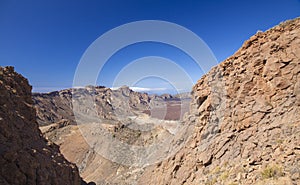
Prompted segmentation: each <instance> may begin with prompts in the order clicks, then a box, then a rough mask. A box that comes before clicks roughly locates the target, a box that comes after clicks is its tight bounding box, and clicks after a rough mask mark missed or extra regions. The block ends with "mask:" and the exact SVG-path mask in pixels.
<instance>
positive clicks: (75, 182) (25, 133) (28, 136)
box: [0, 67, 86, 185]
mask: <svg viewBox="0 0 300 185" xmlns="http://www.w3.org/2000/svg"><path fill="white" fill-rule="evenodd" d="M32 103H33V102H32V98H31V86H30V85H29V84H28V81H27V79H25V78H24V77H22V76H21V75H20V74H18V73H16V72H15V71H14V68H13V67H5V68H2V67H0V184H16V185H17V184H22V185H24V184H28V185H34V184H37V185H43V184H45V185H46V184H53V185H54V184H56V185H61V184H68V185H80V184H86V183H85V182H84V181H82V179H81V178H80V176H79V172H78V169H77V167H76V166H75V164H72V163H70V162H68V161H67V160H66V159H65V158H64V156H63V155H62V154H61V153H60V151H59V148H58V146H57V145H55V144H53V143H51V142H49V141H47V140H46V139H44V138H43V136H42V134H41V132H40V130H39V128H38V124H37V122H36V113H35V109H34V108H33V104H32Z"/></svg>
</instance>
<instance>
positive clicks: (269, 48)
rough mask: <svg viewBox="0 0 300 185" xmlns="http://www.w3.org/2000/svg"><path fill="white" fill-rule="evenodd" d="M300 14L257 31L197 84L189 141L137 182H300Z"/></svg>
mask: <svg viewBox="0 0 300 185" xmlns="http://www.w3.org/2000/svg"><path fill="white" fill-rule="evenodd" d="M299 64H300V18H297V19H295V20H291V21H286V22H283V23H281V24H280V25H278V26H276V27H274V28H272V29H270V30H267V31H266V32H258V33H257V34H255V35H254V36H252V37H251V38H250V39H249V40H248V41H246V42H245V43H244V44H243V46H242V47H241V49H239V50H238V51H237V52H236V53H235V54H234V55H233V56H231V57H229V58H228V59H226V60H225V61H224V62H222V63H220V64H219V65H218V66H216V67H214V68H213V69H211V71H210V72H209V73H208V74H206V75H204V76H203V77H202V78H201V79H200V80H199V81H198V82H197V84H196V85H195V86H194V88H193V100H192V104H191V114H190V115H189V116H188V118H187V120H186V123H188V124H194V126H195V129H194V133H193V135H192V136H191V138H190V140H189V142H188V144H187V145H186V146H185V147H184V148H183V149H181V150H180V151H179V152H178V153H177V154H176V155H175V156H174V157H172V158H170V159H168V160H166V161H164V162H162V163H159V164H157V165H155V166H152V167H150V168H148V169H147V170H146V171H145V172H144V174H143V176H142V177H141V178H140V181H139V184H174V185H175V184H176V185H177V184H188V185H192V184H207V185H208V184H209V185H210V184H231V185H234V184H275V185H276V184H278V185H282V184H286V185H288V184H300V65H299Z"/></svg>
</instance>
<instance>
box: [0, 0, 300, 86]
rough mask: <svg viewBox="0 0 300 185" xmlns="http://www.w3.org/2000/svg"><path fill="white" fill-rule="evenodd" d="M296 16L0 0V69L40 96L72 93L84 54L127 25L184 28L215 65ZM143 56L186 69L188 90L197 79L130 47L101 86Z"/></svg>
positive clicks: (264, 10) (230, 7)
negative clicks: (204, 46) (16, 75)
mask: <svg viewBox="0 0 300 185" xmlns="http://www.w3.org/2000/svg"><path fill="white" fill-rule="evenodd" d="M298 16H300V1H299V0H245V1H242V0H240V1H233V0H210V1H209V0H207V1H200V0H199V1H191V0H186V1H183V0H182V1H177V0H172V1H171V0H161V1H158V0H128V1H122V0H119V1H115V0H105V1H104V0H102V1H101V0H99V1H95V0H88V1H84V0H78V1H64V0H51V1H50V0H49V1H43V0H37V1H32V0H27V1H25V0H24V1H16V0H0V65H1V66H7V65H12V66H15V68H16V70H17V71H18V72H19V73H21V74H23V75H24V76H25V77H27V78H28V79H29V81H30V83H31V84H32V85H33V87H34V91H43V92H45V91H50V90H56V89H62V88H67V87H71V86H72V82H73V77H74V72H75V70H76V67H77V65H78V63H79V61H80V58H81V56H82V55H83V53H84V52H85V50H86V49H87V48H88V46H89V45H90V44H91V43H92V42H93V41H94V40H95V39H97V38H98V37H99V36H101V35H102V34H104V33H105V32H107V31H109V30H111V29H113V28H115V27H117V26H120V25H122V24H125V23H129V22H132V21H139V20H164V21H169V22H173V23H176V24H179V25H182V26H184V27H186V28H188V29H189V30H191V31H193V32H194V33H196V34H197V35H198V36H199V37H201V38H202V39H203V40H204V41H205V42H206V44H207V45H208V46H209V47H210V48H211V50H212V51H213V53H214V54H215V56H216V58H217V60H218V61H219V62H221V61H223V60H224V59H226V58H227V57H229V56H230V55H232V54H233V53H234V52H235V51H236V50H237V49H238V48H239V47H240V46H241V45H242V43H243V42H244V41H245V40H247V39H248V38H249V37H250V36H251V35H253V34H255V33H256V32H257V30H263V31H265V30H266V29H269V28H270V27H273V26H275V25H276V24H278V23H280V22H281V21H284V20H287V19H292V18H295V17H298ZM149 55H155V56H162V57H165V58H170V59H172V60H173V61H175V62H176V63H178V64H179V65H180V66H184V68H185V70H186V71H187V72H188V73H189V74H190V76H191V78H192V80H193V82H195V81H196V80H197V79H199V78H200V77H201V75H203V74H201V72H199V71H197V70H195V68H194V66H193V65H192V64H190V61H189V60H191V59H190V58H189V57H188V56H185V55H184V54H182V53H181V52H180V51H178V50H177V49H176V48H172V47H169V46H165V45H164V46H162V45H159V44H156V43H146V44H135V45H133V46H130V47H127V48H125V49H122V50H120V51H119V52H118V53H116V54H115V55H114V56H113V57H112V58H111V60H110V61H109V62H108V63H107V64H106V65H105V67H104V68H103V73H101V75H100V76H99V80H98V83H99V85H105V86H111V84H112V82H113V79H114V78H115V76H116V75H117V74H118V72H119V71H120V70H121V69H122V68H123V67H124V66H125V65H126V64H128V63H130V62H131V61H132V60H135V59H138V58H140V57H145V56H149ZM125 85H126V84H125ZM139 85H140V86H141V87H145V88H146V87H147V86H149V87H151V88H160V87H161V85H159V82H158V81H157V79H156V80H155V79H154V80H149V79H145V80H144V83H142V81H141V82H139V84H136V86H139ZM156 85H157V86H156Z"/></svg>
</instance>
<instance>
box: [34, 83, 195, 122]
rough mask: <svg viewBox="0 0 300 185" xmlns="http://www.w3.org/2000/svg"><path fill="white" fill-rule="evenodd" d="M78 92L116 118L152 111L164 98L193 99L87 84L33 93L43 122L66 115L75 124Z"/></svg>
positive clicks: (102, 114)
mask: <svg viewBox="0 0 300 185" xmlns="http://www.w3.org/2000/svg"><path fill="white" fill-rule="evenodd" d="M76 94H77V95H80V96H85V97H87V96H91V97H92V98H94V100H95V105H96V107H95V109H96V111H97V116H98V117H99V118H103V119H114V120H116V115H114V114H118V115H121V114H124V115H134V114H135V112H136V111H140V112H143V111H144V112H149V110H151V107H152V108H153V107H155V106H158V107H159V106H162V105H163V104H164V103H163V101H180V100H181V99H184V100H185V101H189V99H190V97H189V96H190V94H189V93H183V94H178V95H174V96H172V95H170V94H162V95H148V94H147V93H140V92H135V91H133V90H131V89H130V88H129V87H127V86H123V87H120V88H119V89H115V90H112V89H110V88H106V87H104V86H86V87H85V88H70V89H64V90H60V91H54V92H49V93H33V95H32V98H33V102H34V105H35V108H36V110H37V121H38V123H39V125H41V126H45V125H49V124H52V123H55V122H59V121H60V120H62V119H65V120H69V122H70V124H75V122H74V121H75V117H74V113H73V111H74V110H73V105H72V95H73V96H76ZM82 106H83V107H81V109H85V108H86V109H88V107H84V106H85V105H84V102H83V103H82ZM147 110H148V111H147ZM81 111H85V110H81ZM185 112H186V110H185ZM87 114H89V113H87ZM179 114H180V113H179ZM179 116H180V115H179ZM177 117H178V116H177Z"/></svg>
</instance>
